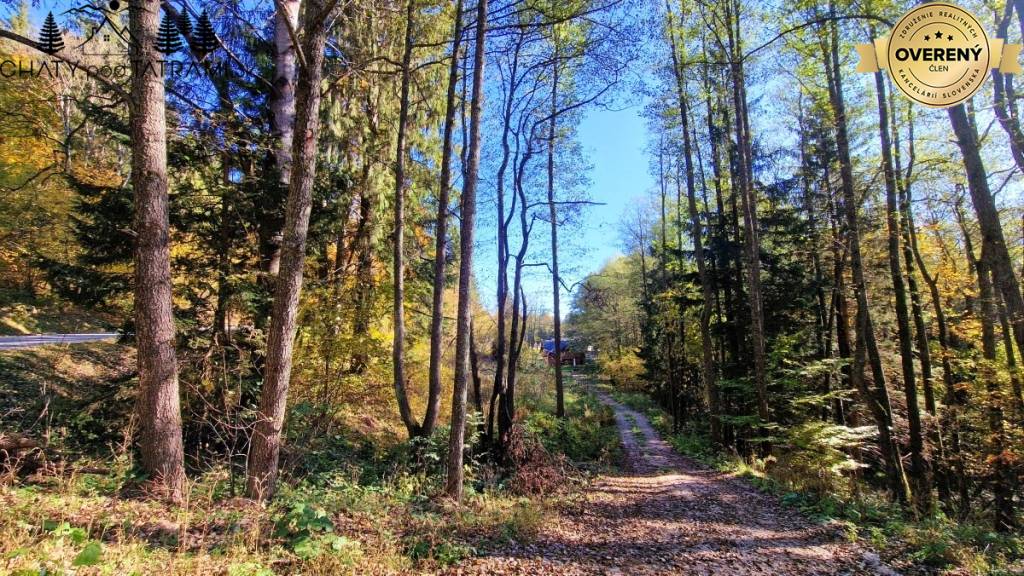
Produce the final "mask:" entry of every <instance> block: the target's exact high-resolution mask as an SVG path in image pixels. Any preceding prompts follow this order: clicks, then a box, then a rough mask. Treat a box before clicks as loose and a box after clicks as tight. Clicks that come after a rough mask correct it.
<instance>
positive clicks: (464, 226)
mask: <svg viewBox="0 0 1024 576" xmlns="http://www.w3.org/2000/svg"><path fill="white" fill-rule="evenodd" d="M486 33H487V0H477V7H476V42H475V46H474V49H475V52H474V54H473V104H472V106H471V110H470V137H469V152H468V154H469V164H468V167H467V169H466V178H465V185H464V186H463V190H462V205H461V211H462V221H461V228H460V231H459V236H460V238H459V239H460V241H461V245H460V247H459V252H460V254H459V256H460V261H459V305H458V316H457V319H456V333H455V387H454V390H453V393H452V421H451V432H450V434H449V440H448V478H447V480H446V482H445V494H446V495H447V496H448V497H449V498H453V499H455V500H461V499H462V484H463V477H464V473H463V470H462V459H463V451H464V449H465V434H466V390H467V388H468V387H469V380H470V378H471V376H472V374H471V370H470V361H469V349H470V342H469V339H470V336H471V334H470V322H471V318H472V309H471V302H470V297H471V293H472V280H473V279H472V274H473V226H474V225H475V222H476V186H477V174H478V172H479V170H480V122H481V112H482V109H483V82H484V49H485V47H486V46H485V44H486Z"/></svg>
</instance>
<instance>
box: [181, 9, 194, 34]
mask: <svg viewBox="0 0 1024 576" xmlns="http://www.w3.org/2000/svg"><path fill="white" fill-rule="evenodd" d="M178 30H181V35H182V36H184V37H186V38H188V37H189V36H191V35H192V19H191V18H189V17H188V11H186V10H182V11H181V16H180V17H179V18H178Z"/></svg>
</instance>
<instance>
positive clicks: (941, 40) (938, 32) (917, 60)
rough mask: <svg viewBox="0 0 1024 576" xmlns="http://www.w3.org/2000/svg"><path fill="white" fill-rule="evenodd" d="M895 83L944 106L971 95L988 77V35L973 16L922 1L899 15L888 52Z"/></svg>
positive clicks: (927, 101)
mask: <svg viewBox="0 0 1024 576" xmlns="http://www.w3.org/2000/svg"><path fill="white" fill-rule="evenodd" d="M886 52H887V53H886V56H887V59H888V61H889V75H890V76H891V77H892V80H893V83H894V84H896V87H897V88H899V89H900V91H902V92H903V93H904V94H906V95H907V96H908V97H910V98H911V99H912V100H914V101H915V102H919V103H921V104H924V105H925V106H930V107H933V108H946V107H948V106H953V105H955V104H959V103H960V102H963V101H964V100H966V99H968V98H970V97H971V96H973V95H974V93H975V92H977V91H978V89H979V88H981V85H982V83H983V82H984V81H985V77H986V76H987V75H988V69H989V61H990V55H991V51H990V48H989V41H988V36H987V35H986V34H985V30H984V28H982V27H981V24H980V23H979V22H978V19H977V18H975V17H974V15H973V14H971V13H970V12H968V11H966V10H964V9H963V8H960V7H957V6H953V5H951V4H943V3H933V4H922V5H921V6H918V7H916V8H914V9H913V10H911V11H910V12H907V13H906V14H905V15H904V16H903V18H900V20H899V22H897V23H896V27H895V28H893V31H892V34H891V35H890V37H889V46H888V50H887V51H886Z"/></svg>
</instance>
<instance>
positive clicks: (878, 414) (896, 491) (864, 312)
mask: <svg viewBox="0 0 1024 576" xmlns="http://www.w3.org/2000/svg"><path fill="white" fill-rule="evenodd" d="M837 28H838V27H837V26H836V24H835V22H834V21H833V22H831V23H830V25H829V26H828V27H827V28H826V30H825V39H824V45H823V48H824V55H825V76H826V80H827V84H828V91H829V101H830V103H831V106H832V114H833V117H834V120H835V126H836V134H835V137H836V150H837V152H838V155H839V174H840V180H841V186H842V198H843V204H844V211H845V213H846V227H847V230H846V234H847V240H848V241H849V246H850V248H849V250H850V270H851V272H852V275H853V289H854V293H855V295H856V298H857V317H856V320H855V322H854V327H855V331H856V332H855V333H856V348H855V350H854V366H853V370H851V374H850V377H851V379H852V381H853V383H854V384H855V385H856V387H857V389H858V390H859V391H860V394H861V396H862V397H863V398H862V400H863V401H864V402H865V403H866V404H867V405H868V408H869V409H870V411H871V413H872V416H873V417H874V419H875V425H876V427H877V428H878V437H879V448H880V449H881V452H882V459H883V461H884V462H885V467H886V478H887V479H888V482H889V488H890V490H892V493H893V495H894V496H895V497H896V498H897V499H898V500H899V501H901V502H906V501H907V496H908V487H907V484H906V479H905V478H904V475H903V466H902V464H901V462H900V458H899V454H898V451H897V448H896V443H895V442H894V440H893V437H892V405H891V403H890V402H889V391H888V389H887V388H886V386H885V371H884V369H883V367H882V359H881V354H880V353H879V350H878V342H877V340H875V330H874V324H873V323H872V320H871V312H870V309H869V307H868V295H867V282H866V280H865V275H864V264H863V261H862V259H861V247H860V218H859V216H858V206H859V204H858V201H857V196H856V194H855V193H854V183H853V164H852V161H851V158H850V139H849V135H848V133H847V125H846V121H847V120H846V103H845V101H844V97H843V82H842V69H841V67H840V65H839V33H838V30H837ZM865 361H866V362H867V363H868V365H869V366H870V368H871V375H872V379H873V380H874V390H873V391H872V390H869V389H868V387H867V384H866V383H865V382H864V362H865Z"/></svg>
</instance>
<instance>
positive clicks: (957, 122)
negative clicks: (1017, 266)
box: [947, 104, 1024, 350]
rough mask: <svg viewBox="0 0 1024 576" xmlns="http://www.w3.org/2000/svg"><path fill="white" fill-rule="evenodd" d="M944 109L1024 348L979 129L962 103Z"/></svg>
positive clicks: (1022, 313)
mask: <svg viewBox="0 0 1024 576" xmlns="http://www.w3.org/2000/svg"><path fill="white" fill-rule="evenodd" d="M947 113H948V114H949V121H950V124H951V125H952V126H953V132H954V133H955V134H956V141H957V145H958V146H959V147H960V153H961V154H962V156H963V160H964V168H965V170H966V172H967V186H968V188H969V189H970V192H971V200H972V203H973V204H974V213H975V215H976V216H977V218H978V226H979V228H980V229H981V240H982V242H981V244H982V246H981V249H982V252H983V253H984V254H986V255H987V256H988V258H989V261H988V265H989V269H990V270H991V272H992V279H993V284H994V285H995V288H996V289H997V290H999V292H1000V294H1002V296H1003V299H1004V302H1005V303H1006V312H1007V314H1008V315H1009V319H1010V325H1011V326H1012V327H1013V335H1014V341H1015V342H1016V343H1017V348H1018V349H1019V350H1024V297H1022V296H1021V292H1020V284H1019V283H1018V281H1017V275H1016V273H1015V272H1014V270H1013V261H1012V260H1011V259H1010V252H1009V250H1008V249H1007V247H1006V241H1005V239H1004V237H1003V226H1002V223H1001V222H1000V221H999V211H998V210H997V209H996V204H995V200H994V199H993V198H992V193H991V191H990V190H989V185H988V173H987V172H986V171H985V164H984V162H983V161H982V159H981V152H980V148H979V145H978V131H977V129H976V128H975V127H974V125H973V124H972V123H971V121H970V119H969V118H968V117H967V110H966V109H965V108H964V106H963V105H962V104H958V105H956V106H953V107H951V108H949V109H948V110H947Z"/></svg>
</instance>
